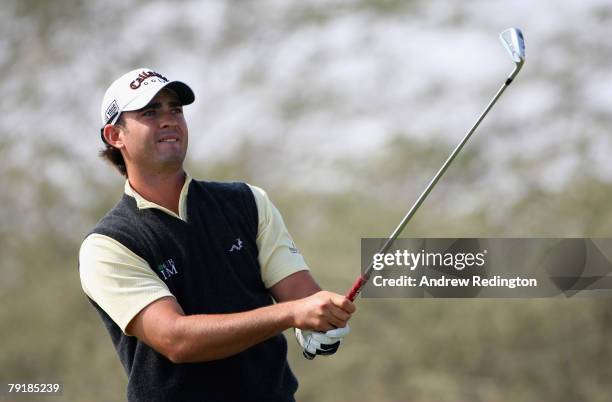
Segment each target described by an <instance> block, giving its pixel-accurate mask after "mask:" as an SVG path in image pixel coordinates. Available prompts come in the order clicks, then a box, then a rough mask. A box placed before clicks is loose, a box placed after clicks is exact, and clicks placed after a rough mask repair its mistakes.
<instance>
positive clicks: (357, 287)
mask: <svg viewBox="0 0 612 402" xmlns="http://www.w3.org/2000/svg"><path fill="white" fill-rule="evenodd" d="M511 82H512V80H511V79H509V80H507V81H506V82H504V84H503V85H502V86H501V88H500V89H499V90H498V91H497V93H496V94H495V96H493V98H492V99H491V101H490V102H489V104H488V105H487V107H486V108H485V109H484V111H483V112H482V113H481V114H480V117H478V120H476V123H474V125H473V126H472V128H471V129H470V130H469V131H468V132H467V134H466V135H465V137H463V139H462V140H461V142H460V143H459V145H457V147H455V149H454V150H453V152H452V153H451V154H450V156H449V157H448V159H446V162H444V164H443V165H442V167H441V168H440V170H438V173H436V175H435V176H434V178H433V179H431V181H430V182H429V184H428V185H427V188H425V191H423V192H422V193H421V195H420V196H419V198H418V199H417V200H416V202H415V203H414V205H412V208H410V210H409V211H408V213H407V214H406V216H404V218H403V219H402V221H401V222H400V224H399V225H397V227H396V228H395V230H394V231H393V233H392V234H391V236H390V237H389V238H388V239H387V240H386V241H385V243H384V244H383V246H382V247H381V248H380V249H379V250H378V253H379V254H384V253H386V252H387V251H388V250H389V248H390V247H391V246H392V245H393V243H394V242H395V240H396V239H397V238H398V236H399V235H400V233H402V231H403V230H404V228H405V227H406V225H407V224H408V222H410V219H412V217H413V216H414V214H415V213H416V211H417V210H418V209H419V207H420V206H421V204H422V203H423V201H425V198H427V196H428V195H429V193H430V192H431V190H432V189H433V188H434V186H435V185H436V183H437V182H438V180H440V178H441V177H442V175H443V174H444V172H446V170H447V169H448V167H449V165H450V164H451V163H452V162H453V160H454V159H455V157H456V156H457V154H458V153H459V152H460V151H461V149H462V148H463V146H464V145H465V143H466V142H467V141H468V140H469V139H470V137H471V136H472V134H474V131H476V129H477V128H478V126H479V125H480V123H481V122H482V120H483V119H484V118H485V116H486V115H487V113H489V110H491V108H492V107H493V105H495V102H497V99H499V97H500V96H501V94H503V93H504V91H505V90H506V88H507V87H508V85H510V83H511ZM373 270H374V267H373V263H372V262H370V265H369V266H368V269H367V270H366V271H365V272H364V273H363V274H361V276H359V278H357V280H356V281H355V282H354V283H353V286H352V287H351V289H350V290H349V291H348V292H347V294H346V297H347V298H348V299H349V300H351V301H354V300H355V299H356V298H357V296H358V295H359V292H360V291H361V289H362V288H363V286H364V285H365V284H366V283H367V282H368V280H369V279H370V276H371V275H372V272H373Z"/></svg>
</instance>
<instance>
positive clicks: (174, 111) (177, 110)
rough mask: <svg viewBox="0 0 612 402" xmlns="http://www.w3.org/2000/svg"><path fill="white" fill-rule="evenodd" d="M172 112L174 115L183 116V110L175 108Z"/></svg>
mask: <svg viewBox="0 0 612 402" xmlns="http://www.w3.org/2000/svg"><path fill="white" fill-rule="evenodd" d="M172 112H173V113H176V114H183V108H180V107H176V108H174V109H172Z"/></svg>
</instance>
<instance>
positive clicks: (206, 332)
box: [79, 68, 355, 402]
mask: <svg viewBox="0 0 612 402" xmlns="http://www.w3.org/2000/svg"><path fill="white" fill-rule="evenodd" d="M193 101H194V94H193V92H192V90H191V89H190V88H189V86H187V85H186V84H184V83H182V82H179V81H169V80H168V79H166V78H165V77H164V76H163V75H161V74H159V73H157V72H155V71H153V70H150V69H146V68H141V69H137V70H134V71H130V72H129V73H127V74H125V75H123V76H121V77H120V78H119V79H117V80H116V81H115V82H114V83H113V84H112V85H111V86H110V87H109V88H108V90H107V91H106V94H105V96H104V100H103V102H102V124H103V127H102V130H101V136H102V140H103V141H104V144H105V149H104V150H103V151H102V152H101V155H102V156H103V157H104V158H105V159H107V160H109V161H110V162H111V163H113V164H114V165H115V166H116V167H117V169H118V170H119V171H120V172H121V173H122V174H124V175H125V176H126V178H127V180H126V183H125V194H124V195H123V197H122V198H121V200H120V201H119V203H118V204H117V205H116V206H115V207H114V208H113V209H112V210H111V211H110V212H108V213H107V214H106V216H105V217H104V218H103V219H102V220H101V221H100V222H98V224H97V225H96V226H95V228H94V229H93V230H92V232H91V233H90V234H89V235H88V236H87V237H86V238H85V240H84V241H83V244H82V245H81V250H80V253H79V271H80V277H81V284H82V287H83V290H84V292H85V293H86V295H87V296H88V298H89V300H90V301H91V303H92V304H93V306H94V307H95V308H96V310H97V311H98V313H99V314H100V316H101V317H102V320H103V322H104V324H105V326H106V328H107V330H108V332H109V333H110V336H111V339H112V341H113V344H114V346H115V348H116V350H117V353H118V354H119V358H120V360H121V362H122V364H123V366H124V368H125V370H126V373H127V375H128V389H127V396H128V400H130V401H147V402H149V401H158V400H159V401H209V400H210V401H234V400H235V401H293V400H294V397H293V395H294V393H295V391H296V389H297V381H296V379H295V377H294V376H293V374H292V372H291V370H290V368H289V366H288V364H287V356H286V355H287V344H286V340H285V338H284V337H283V335H282V331H284V330H286V329H288V328H295V332H296V337H297V339H298V342H299V343H300V345H301V346H302V347H303V348H304V355H305V356H307V357H310V358H312V357H314V355H316V354H323V355H329V354H333V353H334V352H335V351H336V350H337V349H338V346H339V344H340V341H341V339H342V338H343V337H344V336H345V335H346V334H347V333H348V331H349V330H348V326H347V321H348V320H349V318H350V317H351V314H352V313H353V312H354V311H355V305H354V304H353V303H352V302H351V301H349V300H348V299H346V298H345V297H344V296H342V295H339V294H335V293H331V292H325V291H321V289H320V288H319V286H318V285H317V283H316V282H315V281H314V280H313V278H312V277H311V276H310V274H309V271H308V267H307V266H306V264H305V262H304V260H303V258H302V256H301V255H300V253H299V251H298V250H297V249H296V248H295V245H294V244H293V241H292V239H291V237H290V235H289V234H288V232H287V230H286V228H285V226H284V223H283V220H282V218H281V216H280V214H279V212H278V210H277V209H276V208H275V207H274V205H272V203H271V202H270V200H269V199H268V197H267V195H266V193H265V192H264V191H263V190H261V189H259V188H257V187H253V186H250V185H247V184H245V183H214V182H202V181H196V180H193V179H192V178H191V177H190V176H189V175H187V174H186V172H185V171H184V169H183V161H184V159H185V155H186V152H187V142H188V130H187V124H186V122H185V119H184V117H183V105H188V104H191V103H192V102H193ZM274 301H275V302H276V303H274Z"/></svg>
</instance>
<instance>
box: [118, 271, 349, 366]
mask: <svg viewBox="0 0 612 402" xmlns="http://www.w3.org/2000/svg"><path fill="white" fill-rule="evenodd" d="M305 275H307V276H305ZM301 280H304V283H303V284H301V283H300V282H301ZM317 290H318V285H316V283H315V282H314V280H313V279H312V277H310V274H309V273H308V272H307V271H300V272H297V273H295V274H293V275H290V276H289V277H287V278H285V279H283V280H281V281H280V282H279V283H277V284H276V285H274V286H273V288H272V289H271V293H272V294H273V295H274V297H275V298H277V300H278V301H282V300H286V301H284V302H282V303H278V304H274V305H271V306H266V307H262V308H258V309H255V310H250V311H245V312H240V313H233V314H198V315H190V316H186V315H185V313H184V312H183V310H182V309H181V307H180V306H179V304H178V303H177V302H176V300H175V299H174V298H173V297H164V298H161V299H159V300H156V301H155V302H153V303H151V304H149V305H148V306H147V307H145V308H144V309H143V310H141V311H140V312H139V313H138V314H137V315H136V316H135V317H134V318H133V319H132V321H130V323H129V324H128V326H127V328H126V332H127V333H128V334H131V335H135V336H136V337H138V338H139V339H140V340H141V341H143V342H145V343H146V344H148V345H149V346H151V347H152V348H153V349H155V350H157V351H158V352H159V353H161V354H163V355H164V356H166V357H167V358H168V359H170V360H171V361H173V362H175V363H187V362H198V361H209V360H216V359H222V358H225V357H229V356H232V355H234V354H236V353H239V352H242V351H244V350H246V349H248V348H249V347H251V346H253V345H256V344H258V343H260V342H263V341H265V340H266V339H268V338H270V337H272V336H274V335H276V334H278V333H280V332H282V331H284V330H286V329H288V328H292V327H295V328H302V329H309V330H314V331H327V330H330V329H333V328H341V327H344V326H345V325H346V322H347V321H348V320H349V319H350V317H351V314H352V313H353V312H354V311H355V305H354V304H353V303H352V302H351V301H349V300H348V299H346V298H345V297H344V296H342V295H339V294H335V293H332V292H325V291H317ZM293 292H297V293H293ZM307 294H310V295H309V296H308V297H305V298H301V299H297V300H296V298H297V297H300V296H302V295H307ZM293 295H295V296H293Z"/></svg>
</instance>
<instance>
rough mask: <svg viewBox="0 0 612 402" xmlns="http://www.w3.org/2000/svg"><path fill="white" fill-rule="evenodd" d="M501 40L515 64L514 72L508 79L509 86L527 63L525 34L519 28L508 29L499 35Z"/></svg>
mask: <svg viewBox="0 0 612 402" xmlns="http://www.w3.org/2000/svg"><path fill="white" fill-rule="evenodd" d="M499 39H500V40H501V43H502V44H503V45H504V47H505V48H506V50H507V51H508V53H510V57H511V58H512V61H514V64H515V67H514V70H513V71H512V73H511V74H510V76H509V77H508V81H507V83H508V84H509V83H510V82H512V80H513V79H514V77H516V75H517V74H518V72H519V71H520V69H521V67H523V63H525V40H524V39H523V33H522V32H521V30H520V29H518V28H508V29H506V30H505V31H503V32H502V33H501V34H499Z"/></svg>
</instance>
